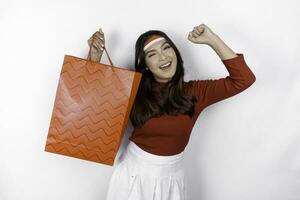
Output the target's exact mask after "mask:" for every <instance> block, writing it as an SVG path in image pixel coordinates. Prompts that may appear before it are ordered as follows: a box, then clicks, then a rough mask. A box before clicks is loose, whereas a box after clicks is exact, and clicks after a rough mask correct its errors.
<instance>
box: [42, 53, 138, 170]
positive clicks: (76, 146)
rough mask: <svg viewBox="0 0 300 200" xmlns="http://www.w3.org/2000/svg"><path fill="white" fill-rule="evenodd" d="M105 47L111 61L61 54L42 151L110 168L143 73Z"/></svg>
mask: <svg viewBox="0 0 300 200" xmlns="http://www.w3.org/2000/svg"><path fill="white" fill-rule="evenodd" d="M104 50H105V52H106V55H107V56H108V59H109V62H110V65H107V64H103V63H97V62H94V61H91V60H87V59H82V58H78V57H75V56H71V55H65V56H64V61H63V66H62V69H61V73H60V78H59V83H58V87H57V92H56V97H55V102H54V107H53V111H52V117H51V121H50V126H49V130H48V136H47V141H46V145H45V151H47V152H52V153H56V154H61V155H65V156H70V157H75V158H79V159H84V160H88V161H94V162H98V163H102V164H106V165H110V166H113V163H114V160H115V157H116V154H117V152H118V149H119V147H120V144H121V140H122V137H123V135H124V133H125V129H126V127H127V123H128V120H129V115H130V111H131V108H132V106H133V102H134V99H135V96H136V94H137V90H138V87H139V84H140V81H141V77H142V73H139V72H136V71H131V70H128V69H123V68H120V67H116V66H113V63H112V61H111V59H110V56H109V55H108V53H107V51H106V48H104ZM89 56H90V50H89V55H88V57H89Z"/></svg>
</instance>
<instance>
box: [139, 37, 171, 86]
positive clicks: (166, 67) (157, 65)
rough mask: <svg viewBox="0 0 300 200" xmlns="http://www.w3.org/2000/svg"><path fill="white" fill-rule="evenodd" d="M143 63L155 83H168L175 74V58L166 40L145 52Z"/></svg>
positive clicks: (153, 45)
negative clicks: (151, 74)
mask: <svg viewBox="0 0 300 200" xmlns="http://www.w3.org/2000/svg"><path fill="white" fill-rule="evenodd" d="M145 62H146V65H147V67H148V68H149V70H150V71H151V72H152V73H153V76H154V78H155V80H156V81H157V82H168V81H169V80H171V78H172V77H173V75H174V74H175V72H176V66H177V56H176V53H175V51H174V49H173V48H172V47H171V45H170V44H169V43H168V42H167V40H166V39H163V40H161V41H158V42H156V43H154V44H152V45H151V46H150V47H148V48H147V49H146V50H145Z"/></svg>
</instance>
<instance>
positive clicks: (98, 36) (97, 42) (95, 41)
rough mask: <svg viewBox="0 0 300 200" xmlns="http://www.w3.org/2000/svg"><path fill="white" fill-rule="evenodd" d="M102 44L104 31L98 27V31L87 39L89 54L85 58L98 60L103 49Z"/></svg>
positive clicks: (103, 42)
mask: <svg viewBox="0 0 300 200" xmlns="http://www.w3.org/2000/svg"><path fill="white" fill-rule="evenodd" d="M104 44H105V40H104V33H103V32H102V29H101V28H100V29H99V31H96V32H95V33H94V34H93V35H92V36H91V37H90V38H89V39H88V45H89V47H90V52H91V55H90V56H89V57H88V58H87V59H88V60H92V61H94V62H100V60H101V57H102V54H103V50H104Z"/></svg>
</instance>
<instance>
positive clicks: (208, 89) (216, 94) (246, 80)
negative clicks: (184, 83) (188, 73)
mask: <svg viewBox="0 0 300 200" xmlns="http://www.w3.org/2000/svg"><path fill="white" fill-rule="evenodd" d="M237 55H238V56H237V57H234V58H230V59H226V60H221V61H222V62H223V64H224V65H225V67H226V69H227V70H228V72H229V76H226V77H225V78H219V79H208V80H190V81H188V84H189V85H190V88H191V90H192V94H193V95H195V97H196V98H197V99H198V101H200V102H199V103H200V104H202V106H203V107H204V108H205V107H207V106H209V105H211V104H214V103H216V102H218V101H221V100H223V99H226V98H228V97H231V96H233V95H236V94H238V93H240V92H242V91H243V90H245V89H247V88H248V87H250V86H251V85H252V84H253V83H254V82H255V80H256V77H255V75H254V74H253V72H252V71H251V70H250V68H249V67H248V66H247V64H246V62H245V60H244V55H243V54H242V53H237Z"/></svg>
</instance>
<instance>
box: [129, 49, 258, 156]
mask: <svg viewBox="0 0 300 200" xmlns="http://www.w3.org/2000/svg"><path fill="white" fill-rule="evenodd" d="M221 61H222V62H223V64H224V65H225V67H226V69H227V70H228V72H229V76H226V77H225V78H220V79H208V80H190V81H188V82H184V84H183V87H184V88H186V91H187V92H188V93H189V94H191V95H194V96H195V97H196V98H197V100H198V102H196V103H195V114H194V116H193V117H192V118H190V116H188V115H183V114H179V115H177V116H172V115H162V116H159V117H152V118H151V119H149V120H147V121H146V122H145V123H144V124H143V126H142V127H140V128H137V127H134V130H133V132H132V135H131V136H130V137H129V140H131V141H133V142H134V143H135V144H136V145H138V146H139V147H140V148H142V149H143V150H145V151H147V152H149V153H152V154H155V155H162V156H170V155H174V154H178V153H180V152H182V151H183V150H184V149H185V147H186V145H187V144H188V141H189V138H190V134H191V132H192V129H193V126H194V124H195V122H196V120H197V118H198V116H199V114H200V113H201V111H202V110H203V109H205V108H206V107H208V106H209V105H211V104H214V103H216V102H218V101H221V100H223V99H226V98H229V97H231V96H234V95H236V94H238V93H240V92H242V91H244V90H245V89H247V88H248V87H249V86H251V85H252V84H253V83H254V82H255V80H256V78H255V75H254V74H253V72H252V71H251V70H250V68H249V67H248V66H247V64H246V62H245V60H244V55H243V54H242V53H237V57H234V58H230V59H226V60H221ZM165 84H166V83H160V82H155V83H154V85H153V87H154V89H155V91H159V90H160V89H161V88H162V87H163V86H164V85H165Z"/></svg>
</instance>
